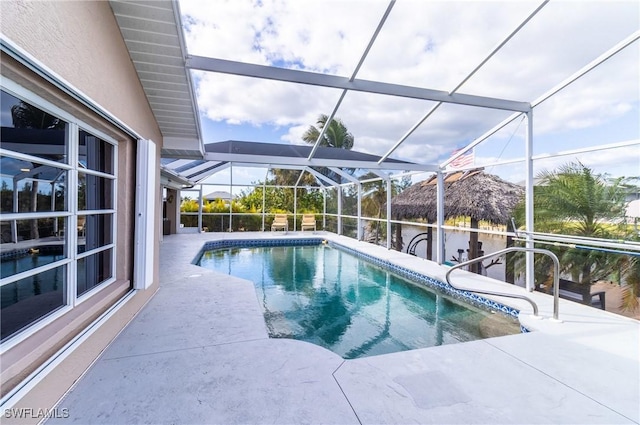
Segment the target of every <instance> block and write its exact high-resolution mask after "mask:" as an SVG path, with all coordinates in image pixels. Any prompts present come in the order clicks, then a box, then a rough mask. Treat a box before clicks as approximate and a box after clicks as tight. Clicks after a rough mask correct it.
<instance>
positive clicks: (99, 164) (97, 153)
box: [78, 130, 114, 174]
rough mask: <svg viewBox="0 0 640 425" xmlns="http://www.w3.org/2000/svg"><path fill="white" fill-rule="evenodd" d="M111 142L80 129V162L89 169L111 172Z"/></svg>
mask: <svg viewBox="0 0 640 425" xmlns="http://www.w3.org/2000/svg"><path fill="white" fill-rule="evenodd" d="M113 151H114V147H113V145H112V144H111V143H108V142H105V141H104V140H102V139H100V138H98V137H96V136H94V135H92V134H89V133H87V132H86V131H84V130H80V146H79V153H78V155H79V158H78V161H79V162H80V164H81V165H82V166H83V167H85V168H88V169H90V170H95V171H100V172H103V173H109V174H113V159H114V158H113V157H114V155H113V153H114V152H113Z"/></svg>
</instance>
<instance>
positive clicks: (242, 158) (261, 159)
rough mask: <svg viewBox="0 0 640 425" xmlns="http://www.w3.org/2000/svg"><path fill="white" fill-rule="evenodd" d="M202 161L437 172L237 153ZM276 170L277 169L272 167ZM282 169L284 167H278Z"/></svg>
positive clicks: (392, 164) (399, 165)
mask: <svg viewBox="0 0 640 425" xmlns="http://www.w3.org/2000/svg"><path fill="white" fill-rule="evenodd" d="M204 159H206V160H208V161H218V162H220V161H228V162H234V163H238V162H246V163H254V164H263V165H271V166H276V165H278V166H279V165H292V166H297V167H340V168H362V169H377V170H401V171H405V170H406V171H437V170H438V166H437V165H435V164H431V165H425V164H412V163H409V162H383V163H381V164H378V163H376V162H373V161H354V160H346V159H324V158H313V159H310V160H309V159H307V158H299V157H298V158H295V157H282V156H268V155H252V154H238V153H224V152H223V153H221V152H207V153H206V154H205V156H204ZM274 168H278V167H274ZM280 168H284V167H280Z"/></svg>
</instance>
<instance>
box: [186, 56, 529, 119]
mask: <svg viewBox="0 0 640 425" xmlns="http://www.w3.org/2000/svg"><path fill="white" fill-rule="evenodd" d="M186 67H187V68H190V69H198V70H200V71H208V72H218V73H222V74H231V75H238V76H242V77H253V78H263V79H267V80H275V81H284V82H289V83H298V84H307V85H312V86H320V87H329V88H334V89H343V90H353V91H357V92H363V93H374V94H383V95H389V96H398V97H405V98H410V99H422V100H432V101H436V102H443V103H454V104H458V105H468V106H478V107H482V108H490V109H501V110H507V111H516V112H527V111H529V109H531V105H530V104H529V103H528V102H518V101H513V100H506V99H496V98H492V97H485V96H475V95H470V94H462V93H453V94H449V93H448V92H446V91H443V90H432V89H426V88H422V87H412V86H404V85H400V84H391V83H384V82H379V81H369V80H359V79H356V80H353V81H349V78H347V77H340V76H337V75H329V74H320V73H316V72H308V71H300V70H296V69H284V68H277V67H274V66H266V65H256V64H250V63H244V62H236V61H230V60H224V59H216V58H208V57H203V56H193V55H190V56H188V57H187V59H186Z"/></svg>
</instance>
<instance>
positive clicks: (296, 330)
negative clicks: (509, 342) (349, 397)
mask: <svg viewBox="0 0 640 425" xmlns="http://www.w3.org/2000/svg"><path fill="white" fill-rule="evenodd" d="M235 242H237V243H236V244H235V245H236V246H228V244H227V245H225V244H224V243H222V244H218V248H216V249H209V247H205V249H206V250H205V251H204V252H203V253H202V255H201V256H200V258H199V261H198V262H197V263H198V264H199V265H200V266H202V267H206V268H210V269H213V270H216V271H219V272H221V273H226V274H230V275H233V276H237V277H240V278H243V279H247V280H249V281H252V282H254V285H255V288H256V292H257V295H258V299H259V301H260V303H261V305H262V308H263V314H264V318H265V322H266V324H267V328H268V331H269V336H270V337H273V338H294V339H298V340H303V341H307V342H311V343H314V344H317V345H320V346H323V347H325V348H328V349H330V350H331V351H333V352H335V353H337V354H339V355H340V356H342V357H343V358H347V359H351V358H358V357H365V356H371V355H378V354H384V353H390V352H397V351H405V350H411V349H416V348H425V347H431V346H437V345H443V344H451V343H457V342H465V341H472V340H476V339H482V338H486V337H492V336H500V335H508V334H514V333H519V332H520V325H519V323H518V321H517V319H516V318H515V317H513V316H509V315H505V314H500V313H498V314H496V313H495V312H491V311H490V310H484V309H482V308H478V307H475V306H471V305H468V304H466V303H463V302H461V301H460V300H458V299H455V298H454V297H452V296H450V295H448V294H445V293H444V292H440V291H438V290H435V289H432V288H426V287H424V285H420V284H417V283H415V282H412V281H410V280H409V279H407V278H405V277H403V276H400V275H399V274H398V273H394V272H391V271H389V270H388V269H386V268H384V267H381V266H380V265H376V264H373V263H372V262H370V261H368V259H365V258H362V256H360V257H359V256H355V255H352V253H349V252H347V251H348V250H345V249H343V248H342V247H340V246H339V245H337V244H333V243H330V244H324V243H321V242H322V241H321V240H305V241H297V242H296V241H291V240H289V241H286V242H284V241H278V243H280V245H278V246H264V245H269V242H268V241H258V242H249V241H242V242H240V241H235ZM246 244H249V245H253V246H243V245H246ZM292 244H293V245H292Z"/></svg>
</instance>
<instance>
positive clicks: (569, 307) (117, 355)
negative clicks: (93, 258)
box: [51, 232, 640, 424]
mask: <svg viewBox="0 0 640 425" xmlns="http://www.w3.org/2000/svg"><path fill="white" fill-rule="evenodd" d="M308 235H309V234H308V233H304V234H300V232H295V233H294V232H289V234H287V235H283V234H282V233H277V234H274V233H270V232H264V233H232V234H229V233H221V234H213V233H206V234H199V235H191V234H190V235H171V236H169V237H166V238H165V240H164V241H163V242H162V244H161V263H160V264H161V266H160V267H161V274H160V289H159V290H158V292H157V293H156V295H154V297H153V298H152V299H151V301H150V302H149V304H148V305H147V306H146V307H145V308H144V309H143V311H142V312H141V313H140V314H139V315H138V317H136V318H135V319H134V320H133V321H132V322H131V323H130V324H129V325H128V326H127V327H126V328H125V330H124V331H123V332H122V334H121V335H120V336H119V337H118V338H116V340H114V342H113V344H112V346H111V347H110V348H109V349H108V350H107V351H106V352H105V353H104V354H103V355H102V356H101V358H100V359H98V360H97V361H96V363H95V364H94V366H93V367H92V368H91V369H90V370H89V371H88V372H87V374H86V375H85V376H84V377H83V378H82V379H81V380H80V381H79V383H78V385H77V387H76V388H75V389H74V390H72V391H71V392H70V393H69V394H68V395H67V397H65V399H63V400H62V402H61V403H60V405H59V407H60V408H68V409H69V412H70V413H71V416H72V417H71V418H69V420H67V421H65V420H53V421H51V423H68V422H71V421H76V422H78V421H80V422H85V423H131V422H146V423H168V422H172V421H173V422H185V421H186V422H189V423H228V424H241V423H277V424H290V423H335V424H350V423H353V424H394V423H470V422H473V423H487V424H489V423H491V424H495V423H639V422H640V412H639V411H638V406H637V400H638V399H639V398H640V389H639V383H638V379H637V376H640V356H639V354H640V353H639V351H640V344H638V342H640V332H639V330H640V328H639V326H638V322H637V321H635V320H633V319H628V318H624V317H622V316H618V315H615V314H612V313H608V312H604V311H602V310H599V309H594V308H591V307H588V306H584V305H581V304H577V303H573V302H570V301H565V300H560V301H561V306H560V307H561V309H560V318H561V319H562V322H553V321H551V320H549V317H550V315H551V312H552V304H553V303H552V300H553V299H552V297H550V296H549V295H547V294H542V293H540V294H538V293H527V294H529V295H530V296H532V297H533V298H535V300H536V302H537V303H538V304H539V306H540V312H541V314H542V315H543V317H544V318H543V319H542V320H539V319H535V320H534V319H531V318H530V306H529V305H528V303H526V302H521V301H520V300H508V302H507V303H508V304H509V305H510V306H511V307H513V308H517V309H518V310H520V314H519V319H520V321H521V323H522V322H525V323H530V324H531V326H532V327H533V328H534V329H532V332H530V333H526V334H517V335H510V336H504V337H496V338H488V339H484V340H478V341H472V342H465V343H459V344H449V345H443V346H437V347H430V348H423V349H416V350H410V351H403V352H397V353H390V354H383V355H378V356H370V357H364V358H359V359H353V360H344V359H342V358H340V357H339V356H338V355H337V354H335V353H332V352H330V351H329V350H326V349H324V348H322V347H318V346H315V345H313V344H311V343H306V342H303V341H294V340H286V339H280V340H278V339H271V338H268V335H267V332H266V329H265V325H264V320H263V318H262V311H261V307H260V305H259V304H260V300H259V299H258V297H257V296H256V293H255V290H254V287H253V284H252V283H251V282H249V281H246V280H242V279H238V278H234V277H230V276H229V275H224V274H221V273H218V272H215V271H212V270H208V269H204V268H202V267H199V266H196V265H194V264H193V263H192V261H193V259H194V257H195V256H196V255H197V253H198V252H199V250H201V249H202V247H203V245H204V244H205V243H206V242H210V241H219V240H222V239H232V240H235V239H273V238H277V239H280V238H282V239H288V238H296V237H298V238H299V237H301V236H302V237H306V236H308ZM312 237H320V238H323V239H327V240H331V241H336V242H338V243H340V244H341V245H346V246H348V247H351V248H353V249H357V250H362V251H366V252H367V253H370V254H372V255H375V256H377V257H379V258H381V259H383V260H385V261H389V262H391V263H393V264H395V265H397V266H400V267H404V268H406V269H409V270H411V271H415V272H421V273H425V274H428V275H429V276H434V278H435V279H443V278H444V274H445V273H446V270H448V267H443V266H439V265H437V264H434V263H433V262H428V261H426V260H424V259H419V258H417V257H413V256H409V255H407V254H401V253H398V252H396V251H390V250H387V249H386V248H384V247H377V246H375V245H372V244H368V243H365V242H360V241H356V240H353V239H350V238H347V237H344V236H339V235H335V234H328V233H322V232H316V233H313V234H312ZM456 276H457V279H456V284H458V281H460V284H461V285H464V286H465V287H473V285H476V287H477V286H479V285H480V286H483V287H484V286H485V285H486V286H489V287H490V289H495V288H502V289H505V290H506V289H509V290H511V291H513V292H518V293H526V291H525V290H524V289H523V288H519V287H514V285H509V284H505V283H503V282H498V281H495V280H493V279H489V278H485V277H482V276H477V275H472V274H471V273H468V272H462V271H461V272H459V273H456ZM203 291H205V292H203ZM212 308H213V309H212ZM528 309H529V310H528ZM195 318H197V319H198V320H199V321H200V320H204V319H205V318H206V319H207V320H208V322H205V323H200V322H194V321H193V319H195ZM209 322H210V323H209ZM239 329H240V330H239ZM241 329H244V331H242V330H241ZM176 336H180V338H182V339H185V340H187V341H186V343H180V341H177V340H176ZM187 343H188V344H187ZM163 344H164V345H163ZM134 384H135V385H134ZM115 394H117V396H116V395H115ZM248 401H250V402H248Z"/></svg>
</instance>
